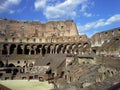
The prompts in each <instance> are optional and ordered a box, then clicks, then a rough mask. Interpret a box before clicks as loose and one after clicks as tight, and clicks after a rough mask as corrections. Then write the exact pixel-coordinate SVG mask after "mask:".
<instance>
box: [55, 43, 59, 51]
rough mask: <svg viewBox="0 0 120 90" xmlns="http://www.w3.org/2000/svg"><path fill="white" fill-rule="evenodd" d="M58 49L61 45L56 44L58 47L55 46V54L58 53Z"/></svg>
mask: <svg viewBox="0 0 120 90" xmlns="http://www.w3.org/2000/svg"><path fill="white" fill-rule="evenodd" d="M58 47H59V44H56V45H55V53H58V52H57V49H58Z"/></svg>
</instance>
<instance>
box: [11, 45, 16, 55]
mask: <svg viewBox="0 0 120 90" xmlns="http://www.w3.org/2000/svg"><path fill="white" fill-rule="evenodd" d="M15 48H16V45H15V44H11V46H10V54H13V53H14V52H15Z"/></svg>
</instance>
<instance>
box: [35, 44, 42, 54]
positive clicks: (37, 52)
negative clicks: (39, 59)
mask: <svg viewBox="0 0 120 90" xmlns="http://www.w3.org/2000/svg"><path fill="white" fill-rule="evenodd" d="M41 48H42V45H38V46H37V48H36V54H39V53H41Z"/></svg>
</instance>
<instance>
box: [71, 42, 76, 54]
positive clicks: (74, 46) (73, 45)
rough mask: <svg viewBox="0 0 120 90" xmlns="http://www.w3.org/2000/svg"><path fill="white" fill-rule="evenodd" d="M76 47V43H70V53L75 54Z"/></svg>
mask: <svg viewBox="0 0 120 90" xmlns="http://www.w3.org/2000/svg"><path fill="white" fill-rule="evenodd" d="M76 48H77V44H76V43H73V44H72V45H71V50H72V51H71V52H72V54H75V53H76Z"/></svg>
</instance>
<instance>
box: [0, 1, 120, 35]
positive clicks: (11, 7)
mask: <svg viewBox="0 0 120 90" xmlns="http://www.w3.org/2000/svg"><path fill="white" fill-rule="evenodd" d="M0 18H8V19H14V20H38V21H41V22H47V21H51V20H68V19H70V20H74V22H75V23H76V25H77V28H78V31H79V34H87V35H88V36H89V37H90V36H92V35H93V34H94V33H96V32H101V31H104V30H109V29H112V28H116V27H120V0H0Z"/></svg>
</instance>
